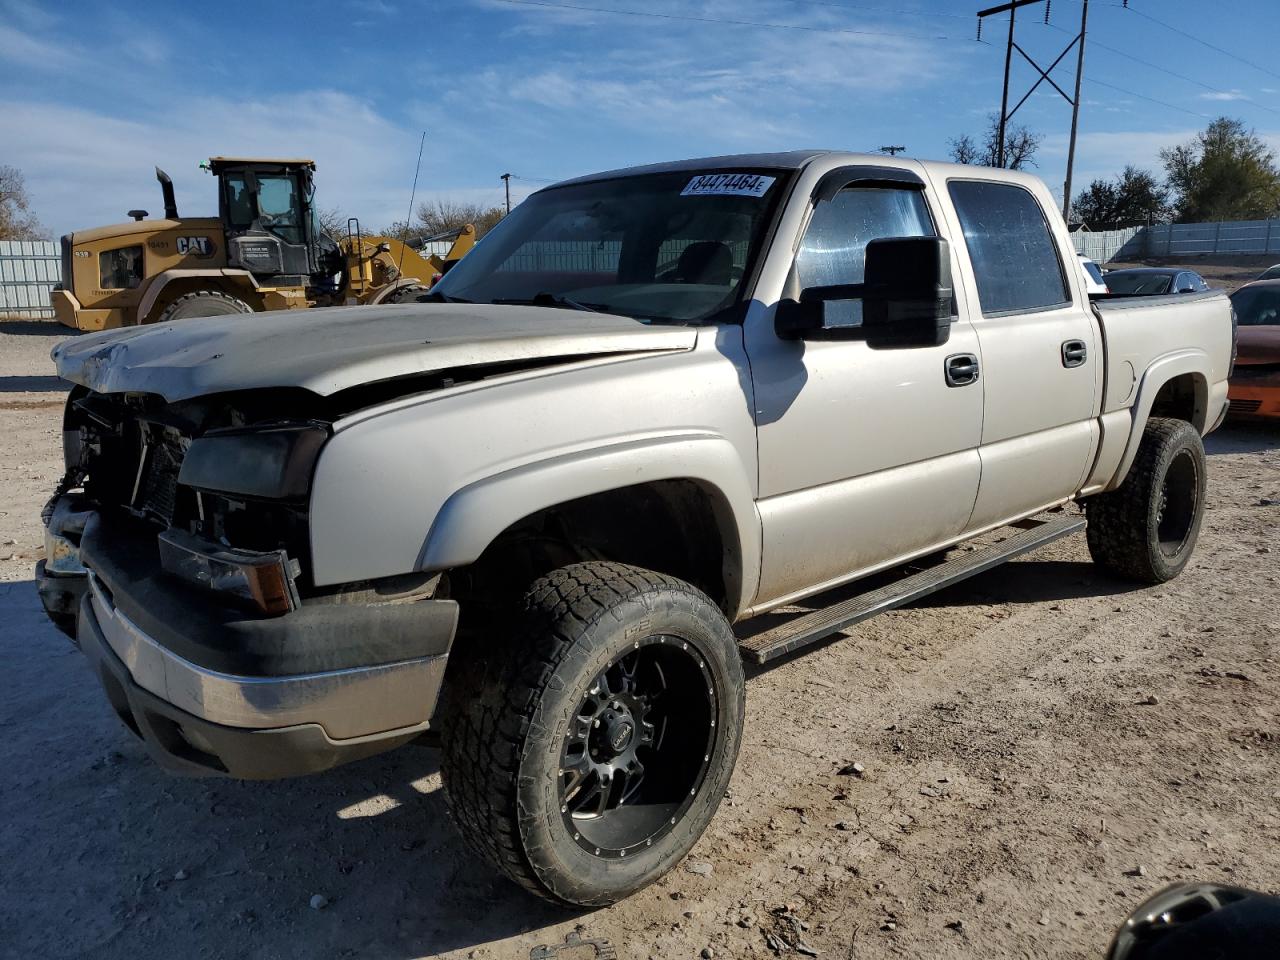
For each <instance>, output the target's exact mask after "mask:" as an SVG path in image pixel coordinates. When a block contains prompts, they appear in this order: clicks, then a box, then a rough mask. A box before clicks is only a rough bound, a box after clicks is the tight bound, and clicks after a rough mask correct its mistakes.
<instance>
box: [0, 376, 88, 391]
mask: <svg viewBox="0 0 1280 960" xmlns="http://www.w3.org/2000/svg"><path fill="white" fill-rule="evenodd" d="M70 389H71V384H70V383H68V382H67V381H66V380H63V379H62V378H61V377H0V393H50V392H56V393H66V392H67V391H68V390H70Z"/></svg>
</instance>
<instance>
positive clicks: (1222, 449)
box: [1204, 420, 1280, 482]
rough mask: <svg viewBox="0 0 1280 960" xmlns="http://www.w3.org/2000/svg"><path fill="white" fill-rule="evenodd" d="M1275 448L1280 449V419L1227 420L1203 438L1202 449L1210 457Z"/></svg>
mask: <svg viewBox="0 0 1280 960" xmlns="http://www.w3.org/2000/svg"><path fill="white" fill-rule="evenodd" d="M1276 449H1280V421H1274V422H1268V421H1266V420H1228V421H1227V422H1226V423H1224V424H1223V425H1222V426H1221V427H1219V428H1218V429H1217V430H1215V431H1214V432H1213V433H1211V434H1209V436H1207V437H1205V438H1204V451H1205V453H1207V454H1208V455H1209V456H1211V457H1212V456H1218V455H1221V454H1225V453H1260V452H1261V451H1263V450H1276ZM1211 482H1212V478H1211Z"/></svg>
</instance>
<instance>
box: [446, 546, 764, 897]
mask: <svg viewBox="0 0 1280 960" xmlns="http://www.w3.org/2000/svg"><path fill="white" fill-rule="evenodd" d="M450 657H451V661H452V662H451V663H450V671H451V674H450V678H449V679H448V680H446V684H445V703H444V704H443V709H442V712H443V717H442V719H443V730H442V740H443V747H444V757H443V762H442V769H441V772H442V774H443V778H444V784H445V789H446V795H447V797H448V803H449V809H450V812H451V814H452V816H453V819H454V821H455V822H456V823H457V825H458V827H459V828H460V829H461V831H462V833H463V835H464V836H465V838H466V839H467V840H468V841H469V843H470V844H471V846H472V847H474V848H475V849H476V850H478V851H479V852H480V853H481V854H483V856H484V857H485V858H486V859H488V861H489V862H490V863H491V864H493V865H494V866H495V867H497V868H498V869H499V870H501V871H502V872H503V873H505V874H506V875H507V876H508V877H510V878H511V879H512V880H514V881H515V882H516V883H518V884H520V885H521V886H522V887H524V888H525V889H526V890H528V891H530V892H531V893H534V894H536V895H538V896H540V897H543V898H545V899H548V900H550V901H552V902H553V903H557V904H560V905H569V906H574V907H594V906H602V905H605V904H609V903H613V902H615V901H617V900H620V899H622V898H623V897H626V896H628V895H629V894H631V893H634V892H635V891H636V890H639V889H640V888H641V887H644V886H645V885H647V884H649V883H652V882H653V881H654V880H656V879H658V877H660V876H662V875H663V874H664V873H666V872H667V871H668V870H670V869H671V868H672V867H673V866H674V865H675V864H676V863H678V862H679V861H680V859H681V858H682V857H683V856H684V855H685V854H686V853H688V852H689V849H690V848H691V847H692V846H693V845H694V843H695V842H696V841H697V840H698V838H699V837H700V836H701V835H702V832H703V830H704V829H705V828H706V826H707V824H708V823H709V822H710V820H711V817H712V815H713V814H714V813H715V811H716V808H717V807H718V806H719V804H720V800H721V798H722V797H723V795H724V791H725V788H726V786H727V785H728V783H729V776H730V774H731V773H732V772H733V764H734V761H735V759H736V758H737V754H738V745H739V742H740V740H741V731H742V719H743V705H744V700H745V692H744V680H743V673H742V663H741V661H740V660H739V658H738V652H737V644H736V642H735V640H734V637H733V632H732V631H731V629H730V627H729V622H728V621H727V620H726V619H725V617H724V614H723V613H721V611H720V609H719V608H718V607H717V606H716V605H715V604H714V603H712V602H711V600H710V599H708V598H707V597H706V596H705V595H703V594H702V593H701V592H699V591H698V590H696V589H695V588H694V587H692V586H690V585H689V584H687V583H684V582H683V581H681V580H677V579H675V578H674V577H669V576H665V575H663V574H660V573H655V572H653V571H651V570H644V569H641V568H640V567H633V566H628V565H625V564H621V563H610V562H604V561H593V562H587V563H574V564H570V565H568V566H565V567H561V568H560V569H557V570H553V571H552V572H551V573H548V574H547V575H545V576H543V577H539V578H538V579H537V580H535V581H534V583H533V585H532V586H531V587H530V588H529V590H528V591H527V592H526V594H525V596H524V599H523V601H522V604H521V609H520V611H519V612H518V614H517V616H516V626H515V628H514V629H513V630H511V631H509V632H505V633H504V632H503V631H490V630H485V631H482V632H479V633H477V635H475V636H469V637H466V638H465V639H460V640H459V642H457V643H455V644H454V648H453V651H452V652H451V654H450Z"/></svg>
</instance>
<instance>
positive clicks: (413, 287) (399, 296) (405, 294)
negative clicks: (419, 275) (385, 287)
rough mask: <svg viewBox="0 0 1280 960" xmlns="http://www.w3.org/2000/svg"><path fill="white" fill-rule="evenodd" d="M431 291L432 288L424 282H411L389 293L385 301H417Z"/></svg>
mask: <svg viewBox="0 0 1280 960" xmlns="http://www.w3.org/2000/svg"><path fill="white" fill-rule="evenodd" d="M430 292H431V288H430V287H428V286H427V285H426V284H423V283H411V284H409V285H408V286H406V287H401V288H400V289H399V290H396V291H394V292H392V293H390V294H388V295H387V299H385V300H383V301H382V302H383V303H416V302H417V301H418V300H419V299H420V298H421V297H425V296H426V295H427V294H428V293H430Z"/></svg>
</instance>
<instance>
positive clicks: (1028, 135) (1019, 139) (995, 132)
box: [949, 113, 1044, 170]
mask: <svg viewBox="0 0 1280 960" xmlns="http://www.w3.org/2000/svg"><path fill="white" fill-rule="evenodd" d="M1042 140H1044V136H1043V135H1042V134H1039V133H1033V132H1032V131H1031V130H1030V129H1029V128H1027V127H1024V126H1021V125H1019V126H1016V127H1015V126H1011V125H1010V124H1005V131H1004V166H1005V168H1006V169H1008V170H1022V169H1024V168H1026V167H1034V166H1035V165H1036V161H1035V156H1036V153H1037V151H1039V149H1040V143H1041V141H1042ZM949 143H950V144H951V159H952V160H954V161H955V162H956V163H971V164H976V165H978V166H982V167H998V166H1000V163H999V160H1000V116H999V114H995V113H993V114H992V115H991V117H990V120H989V121H988V123H987V132H986V133H985V134H983V139H982V142H981V143H979V142H978V141H977V140H975V139H974V138H973V137H972V136H971V135H969V134H967V133H965V134H961V135H960V136H958V137H955V138H954V139H952V140H950V141H949Z"/></svg>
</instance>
